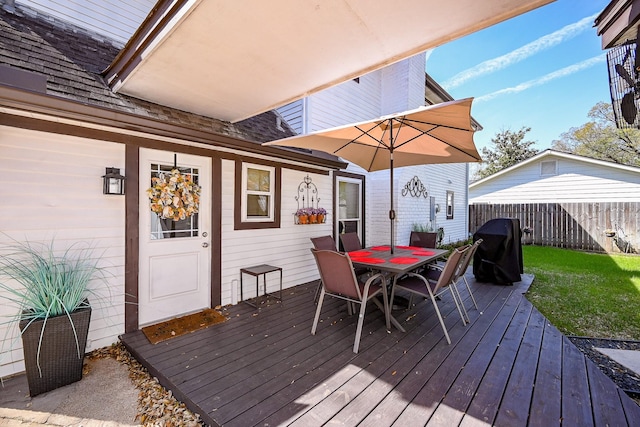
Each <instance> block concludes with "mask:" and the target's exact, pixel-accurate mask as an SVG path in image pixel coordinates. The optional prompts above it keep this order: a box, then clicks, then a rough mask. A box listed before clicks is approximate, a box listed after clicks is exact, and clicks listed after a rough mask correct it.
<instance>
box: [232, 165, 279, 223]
mask: <svg viewBox="0 0 640 427" xmlns="http://www.w3.org/2000/svg"><path fill="white" fill-rule="evenodd" d="M248 167H254V168H256V169H265V170H267V169H268V170H271V171H273V178H274V179H273V183H272V185H273V193H272V194H273V202H272V206H273V216H272V218H270V219H268V220H255V219H244V220H243V218H246V213H245V212H244V210H245V205H246V201H245V200H244V196H245V195H246V192H245V190H244V188H245V185H244V184H245V183H246V174H245V172H246V170H247V168H248ZM235 169H236V170H235V184H234V186H235V197H234V199H235V206H234V230H254V229H261V228H280V211H281V200H280V199H281V197H280V194H281V193H280V182H281V177H282V170H281V168H280V167H279V166H277V165H275V164H261V163H255V162H243V161H242V160H236V162H235Z"/></svg>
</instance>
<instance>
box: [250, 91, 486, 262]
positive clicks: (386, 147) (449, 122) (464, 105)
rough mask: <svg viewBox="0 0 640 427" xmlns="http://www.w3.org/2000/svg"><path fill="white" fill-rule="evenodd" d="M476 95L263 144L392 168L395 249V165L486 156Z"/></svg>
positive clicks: (375, 167) (464, 160) (370, 168)
mask: <svg viewBox="0 0 640 427" xmlns="http://www.w3.org/2000/svg"><path fill="white" fill-rule="evenodd" d="M472 101H473V98H467V99H461V100H458V101H449V102H443V103H440V104H435V105H430V106H427V107H420V108H417V109H415V110H411V111H406V112H403V113H398V114H393V115H388V116H384V117H380V118H378V119H375V120H369V121H366V122H361V123H355V124H350V125H346V126H340V127H337V128H332V129H327V130H323V131H319V132H314V133H310V134H307V135H297V136H294V137H291V138H285V139H281V140H278V141H271V142H267V143H265V144H263V145H278V146H284V147H298V148H307V149H315V150H320V151H324V152H326V153H330V154H334V155H336V156H339V157H342V158H343V159H345V160H348V161H350V162H352V163H355V164H357V165H358V166H360V167H362V168H364V169H366V170H367V171H370V172H372V171H378V170H384V169H390V174H391V207H390V211H389V219H390V220H391V250H392V252H393V244H394V239H393V220H394V219H395V211H394V210H393V169H394V167H401V166H415V165H423V164H436V163H467V162H480V161H482V159H481V158H480V155H479V154H478V151H477V150H476V147H475V144H474V143H473V133H474V132H475V129H474V128H473V126H472V124H471V102H472Z"/></svg>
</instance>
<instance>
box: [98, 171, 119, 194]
mask: <svg viewBox="0 0 640 427" xmlns="http://www.w3.org/2000/svg"><path fill="white" fill-rule="evenodd" d="M106 169H107V171H106V172H105V174H104V175H103V176H102V179H103V180H104V183H103V187H102V193H103V194H124V176H122V175H120V169H119V168H106Z"/></svg>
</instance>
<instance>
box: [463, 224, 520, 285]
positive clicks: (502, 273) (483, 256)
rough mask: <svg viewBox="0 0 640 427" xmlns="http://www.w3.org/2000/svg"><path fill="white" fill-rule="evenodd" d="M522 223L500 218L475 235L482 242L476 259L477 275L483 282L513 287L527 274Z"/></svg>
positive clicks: (475, 239) (480, 229)
mask: <svg viewBox="0 0 640 427" xmlns="http://www.w3.org/2000/svg"><path fill="white" fill-rule="evenodd" d="M520 234H521V232H520V220H518V219H513V218H496V219H492V220H489V221H487V222H486V223H485V224H484V225H482V226H481V227H480V228H479V229H478V230H477V231H476V232H475V233H474V235H473V241H474V242H475V241H477V240H478V239H482V243H481V244H480V246H479V247H478V250H477V251H476V253H475V255H474V257H473V274H474V275H475V277H476V280H478V281H479V282H491V283H496V284H500V285H511V284H513V282H519V281H520V280H521V277H520V275H521V274H522V273H523V265H522V244H521V242H520Z"/></svg>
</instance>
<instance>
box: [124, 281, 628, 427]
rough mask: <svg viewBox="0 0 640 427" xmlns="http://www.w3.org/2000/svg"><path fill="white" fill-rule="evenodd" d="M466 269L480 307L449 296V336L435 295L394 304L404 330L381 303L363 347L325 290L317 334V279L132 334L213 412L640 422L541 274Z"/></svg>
mask: <svg viewBox="0 0 640 427" xmlns="http://www.w3.org/2000/svg"><path fill="white" fill-rule="evenodd" d="M468 277H470V278H471V280H472V288H473V289H474V295H475V297H476V299H477V301H478V305H479V307H480V311H481V312H482V314H480V312H478V311H477V310H475V309H471V310H469V315H470V317H471V324H470V325H467V326H463V325H462V322H461V321H460V317H459V316H458V313H457V312H456V310H455V306H454V305H453V303H452V302H451V298H450V297H449V295H446V296H443V299H442V301H440V304H439V306H440V307H441V310H442V313H443V315H444V316H446V317H445V322H446V324H447V328H448V329H449V333H450V336H451V340H452V342H451V345H448V344H447V342H446V340H445V339H444V336H443V332H442V329H441V328H440V325H439V323H438V321H437V317H436V315H435V313H434V310H433V308H432V306H431V303H430V301H426V300H424V301H421V302H419V303H418V304H417V305H416V306H415V307H413V308H412V309H410V310H395V311H394V312H393V313H394V316H395V317H396V318H397V319H398V320H399V321H400V322H401V323H402V325H403V326H404V327H405V328H406V330H407V331H406V333H401V332H399V331H398V330H396V329H392V331H391V333H388V332H387V331H386V329H385V327H384V316H383V315H382V313H381V312H380V311H379V310H377V309H376V308H375V306H374V305H371V307H370V309H369V310H368V311H367V315H366V317H365V322H364V329H363V334H362V341H361V344H360V352H359V354H354V353H353V352H352V351H351V349H352V346H353V339H354V334H355V323H356V316H348V315H347V313H346V305H345V304H344V302H341V301H337V300H336V299H335V298H327V300H325V306H324V309H323V311H322V316H321V320H322V323H320V324H319V326H318V331H317V334H316V335H315V336H312V335H311V334H310V329H311V324H312V321H313V314H314V310H315V305H314V303H313V296H314V291H315V284H307V285H302V286H298V287H295V288H292V289H288V290H286V291H285V292H284V296H283V301H282V303H280V302H276V301H275V300H274V301H272V302H270V303H268V304H265V305H264V306H263V307H262V308H260V309H259V310H255V309H253V308H252V307H249V306H248V305H246V304H239V305H237V306H233V307H228V308H227V309H226V310H225V313H226V314H227V315H228V316H229V320H228V321H226V322H225V323H222V324H218V325H215V326H212V327H209V328H208V329H204V330H201V331H198V332H194V333H191V334H189V335H186V336H182V337H177V338H173V339H171V340H169V341H165V342H162V343H159V344H156V345H151V344H150V343H149V341H148V340H147V339H146V337H145V336H144V335H143V334H142V332H140V331H138V332H135V333H130V334H125V335H123V336H122V337H121V338H122V341H123V342H124V344H125V345H126V346H127V348H128V349H129V350H130V351H131V353H132V354H133V355H134V356H135V357H136V358H137V359H138V360H139V361H140V362H141V363H142V364H143V365H144V366H146V367H147V368H148V369H149V371H150V373H151V374H152V375H154V376H156V377H158V379H159V380H160V382H161V383H162V384H163V385H164V386H165V387H166V388H168V389H170V390H172V391H173V394H174V395H175V396H176V397H177V398H178V399H180V400H182V401H183V402H185V403H186V404H187V406H188V407H189V408H190V409H191V410H193V411H195V412H198V413H199V414H200V415H201V416H202V418H203V420H204V421H205V422H206V423H208V424H210V425H224V426H241V427H246V426H254V425H260V426H280V425H292V426H304V427H307V426H319V425H324V424H327V425H362V426H367V427H368V426H402V427H409V426H416V425H429V426H438V425H443V426H453V425H461V426H475V425H498V426H526V425H530V426H554V425H563V426H592V425H593V426H605V425H608V426H626V425H629V426H632V425H636V426H637V425H640V407H639V406H638V405H637V404H636V403H635V402H634V401H633V400H632V399H630V398H629V397H628V396H627V395H626V394H625V393H624V392H622V391H621V390H620V389H618V388H617V386H616V385H615V384H614V383H613V382H612V381H611V380H609V378H608V377H606V376H605V375H604V374H603V373H602V372H601V371H600V370H599V369H598V368H597V367H596V366H595V364H593V363H592V362H591V361H590V360H589V359H587V358H585V357H584V356H583V354H582V353H581V352H580V351H579V350H578V349H577V348H576V347H575V346H574V345H573V344H572V343H571V342H570V341H569V340H568V339H567V338H566V337H564V336H563V335H562V334H561V333H560V332H559V331H558V330H557V329H556V328H555V327H553V326H552V325H550V324H549V322H548V321H547V320H546V319H545V318H544V317H543V316H542V315H541V314H540V313H539V312H538V311H537V310H536V309H535V308H533V306H532V305H531V304H530V303H529V302H528V301H527V299H526V298H525V297H524V296H523V293H524V292H526V290H527V288H528V286H529V284H530V283H531V280H532V278H531V277H530V276H526V275H525V276H523V281H522V282H519V283H516V284H515V285H514V286H495V285H490V284H479V283H475V282H473V276H468ZM463 287H464V286H462V287H461V289H462V288H463ZM463 296H466V295H463ZM466 306H467V307H470V306H471V303H470V301H466Z"/></svg>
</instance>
